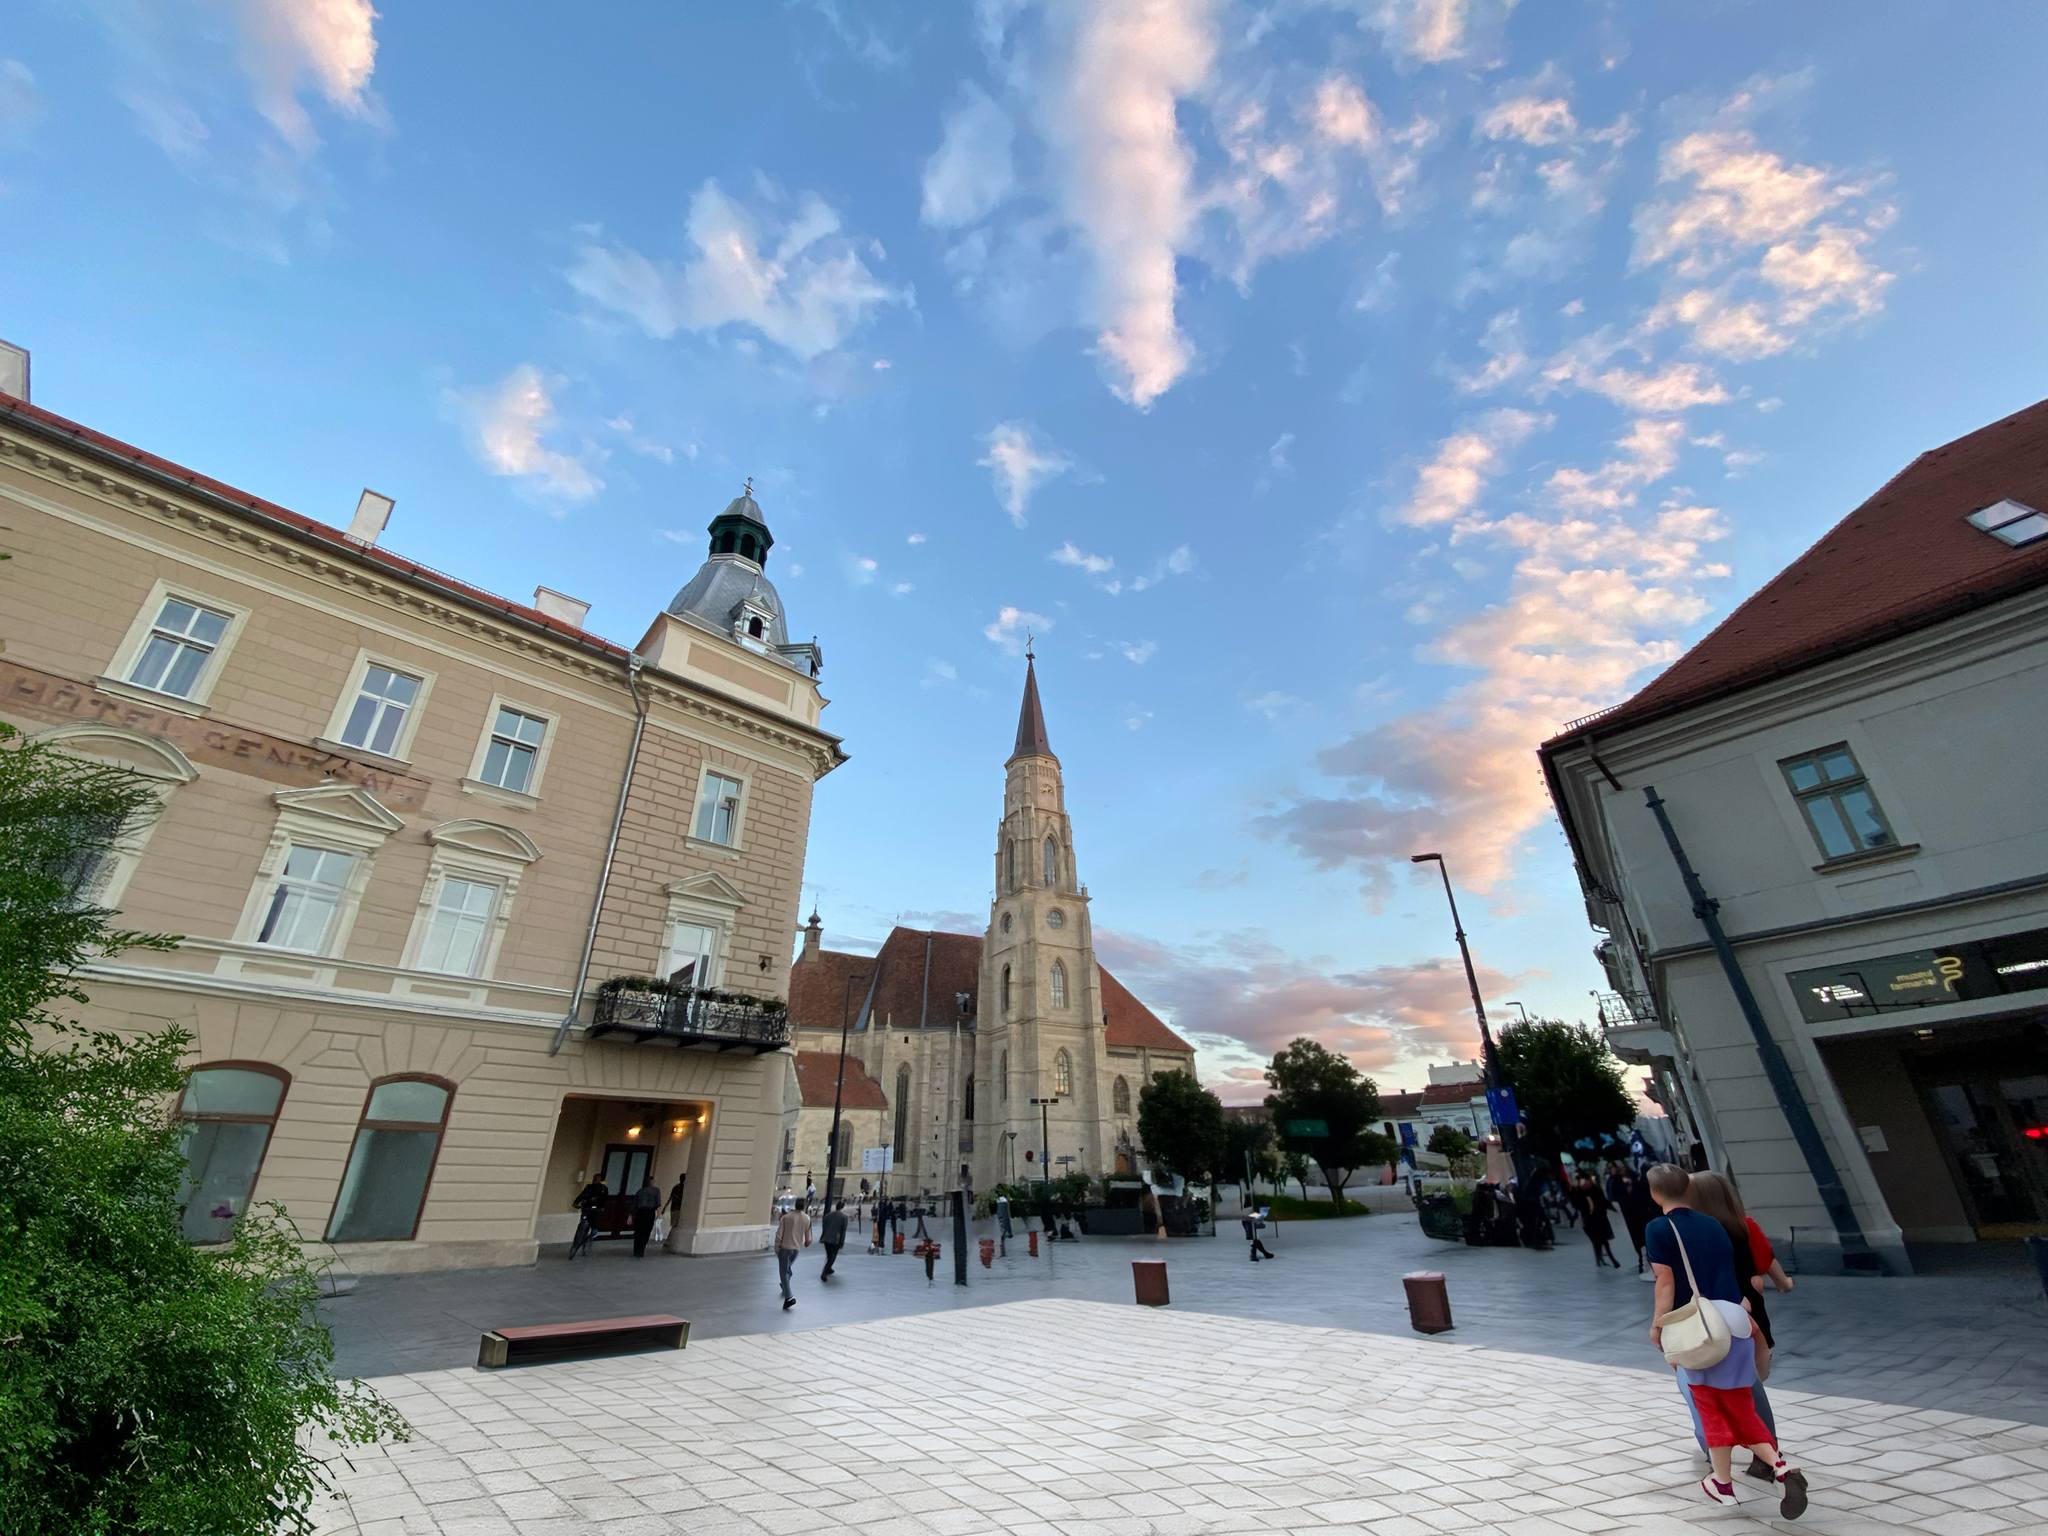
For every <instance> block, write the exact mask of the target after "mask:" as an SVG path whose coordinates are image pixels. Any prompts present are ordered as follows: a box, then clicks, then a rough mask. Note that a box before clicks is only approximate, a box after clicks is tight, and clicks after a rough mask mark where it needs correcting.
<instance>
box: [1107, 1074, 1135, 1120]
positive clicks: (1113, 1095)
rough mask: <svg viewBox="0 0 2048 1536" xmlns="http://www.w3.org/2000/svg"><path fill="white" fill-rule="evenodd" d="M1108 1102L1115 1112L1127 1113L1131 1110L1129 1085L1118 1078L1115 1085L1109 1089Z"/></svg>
mask: <svg viewBox="0 0 2048 1536" xmlns="http://www.w3.org/2000/svg"><path fill="white" fill-rule="evenodd" d="M1109 1102H1110V1107H1111V1108H1112V1109H1114V1110H1115V1111H1116V1113H1117V1114H1120V1115H1128V1114H1129V1113H1130V1112H1131V1085H1130V1084H1129V1083H1127V1082H1125V1081H1124V1080H1123V1079H1122V1078H1118V1079H1117V1080H1116V1086H1115V1087H1114V1088H1112V1089H1111V1090H1110V1093H1109Z"/></svg>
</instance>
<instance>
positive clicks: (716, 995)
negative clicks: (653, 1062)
mask: <svg viewBox="0 0 2048 1536" xmlns="http://www.w3.org/2000/svg"><path fill="white" fill-rule="evenodd" d="M597 990H598V994H599V995H600V996H603V997H609V996H611V995H612V994H614V993H618V992H651V993H653V994H654V995H655V996H656V997H693V998H697V999H698V1000H700V1001H702V1002H707V1003H723V1004H725V1005H727V1006H728V1007H735V1008H751V1009H753V1010H754V1012H756V1013H787V1012H789V1004H788V1002H786V1001H785V1000H784V999H782V998H779V997H756V996H754V994H753V993H751V992H728V991H726V990H724V989H723V988H720V987H687V986H682V985H679V984H678V983H676V982H672V981H667V980H664V979H663V978H661V977H659V976H608V977H606V978H605V979H604V980H603V981H602V982H600V983H598V988H597Z"/></svg>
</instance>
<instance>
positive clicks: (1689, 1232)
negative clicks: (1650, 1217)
mask: <svg viewBox="0 0 2048 1536" xmlns="http://www.w3.org/2000/svg"><path fill="white" fill-rule="evenodd" d="M1674 1224H1676V1225H1677V1227H1678V1233H1677V1234H1674V1233H1673V1232H1672V1230H1671V1229H1672V1226H1673V1225H1674ZM1680 1235H1682V1236H1683V1237H1684V1238H1685V1258H1680V1257H1679V1253H1678V1238H1679V1236H1680ZM1643 1251H1644V1252H1645V1253H1647V1254H1649V1256H1650V1262H1651V1263H1652V1264H1668V1265H1670V1266H1671V1277H1672V1279H1673V1280H1675V1281H1676V1282H1677V1288H1676V1289H1675V1290H1674V1292H1673V1293H1672V1297H1671V1305H1672V1306H1673V1307H1682V1306H1684V1305H1685V1304H1686V1303H1687V1302H1688V1301H1691V1300H1692V1287H1691V1286H1690V1285H1687V1284H1686V1282H1685V1259H1691V1260H1692V1272H1693V1274H1694V1276H1695V1277H1697V1279H1698V1280H1699V1282H1700V1291H1701V1293H1702V1294H1704V1295H1705V1296H1706V1297H1707V1298H1708V1299H1709V1300H1712V1301H1732V1302H1735V1303H1736V1304H1737V1305H1740V1304H1741V1301H1742V1292H1741V1290H1740V1289H1739V1288H1738V1286H1737V1283H1736V1279H1735V1248H1734V1245H1733V1244H1731V1243H1730V1242H1729V1241H1728V1233H1727V1230H1726V1229H1725V1228H1723V1227H1722V1225H1721V1223H1719V1222H1718V1221H1716V1220H1714V1218H1713V1217H1711V1216H1709V1215H1707V1214H1706V1213H1705V1212H1703V1211H1695V1210H1693V1209H1692V1208H1691V1207H1689V1206H1680V1207H1679V1208H1678V1209H1677V1210H1675V1211H1671V1212H1669V1213H1668V1214H1666V1215H1663V1216H1659V1217H1658V1218H1657V1219H1656V1220H1655V1221H1653V1222H1651V1223H1650V1226H1649V1230H1648V1231H1647V1232H1645V1233H1644V1235H1643Z"/></svg>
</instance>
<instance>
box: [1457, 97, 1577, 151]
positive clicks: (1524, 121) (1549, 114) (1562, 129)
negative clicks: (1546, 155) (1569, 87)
mask: <svg viewBox="0 0 2048 1536" xmlns="http://www.w3.org/2000/svg"><path fill="white" fill-rule="evenodd" d="M1478 126H1479V132H1480V133H1482V134H1484V135H1485V136H1486V137H1487V138H1489V139H1520V140H1521V141H1522V142H1523V143H1524V144H1536V145H1546V144H1562V143H1564V142H1566V141H1567V140H1569V139H1572V138H1575V137H1577V136H1578V132H1579V121H1578V119H1577V118H1576V117H1574V116H1572V106H1571V103H1570V102H1568V101H1565V100H1563V99H1562V98H1559V97H1554V96H1552V97H1543V96H1511V97H1509V98H1508V99H1507V100H1506V101H1503V102H1500V103H1499V104H1498V105H1496V106H1493V107H1490V108H1488V109H1487V110H1486V111H1485V112H1483V113H1481V114H1480V117H1479V125H1478Z"/></svg>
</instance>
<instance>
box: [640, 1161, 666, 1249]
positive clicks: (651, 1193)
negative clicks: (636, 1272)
mask: <svg viewBox="0 0 2048 1536" xmlns="http://www.w3.org/2000/svg"><path fill="white" fill-rule="evenodd" d="M660 1214H661V1186H660V1185H659V1184H657V1183H655V1182H654V1175H653V1174H651V1173H650V1174H649V1175H648V1176H647V1182H646V1183H644V1184H642V1185H641V1186H640V1193H639V1194H637V1195H635V1196H634V1197H633V1257H634V1258H636V1259H644V1258H646V1257H647V1239H648V1238H650V1237H652V1236H653V1235H654V1218H655V1217H657V1216H659V1215H660Z"/></svg>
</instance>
